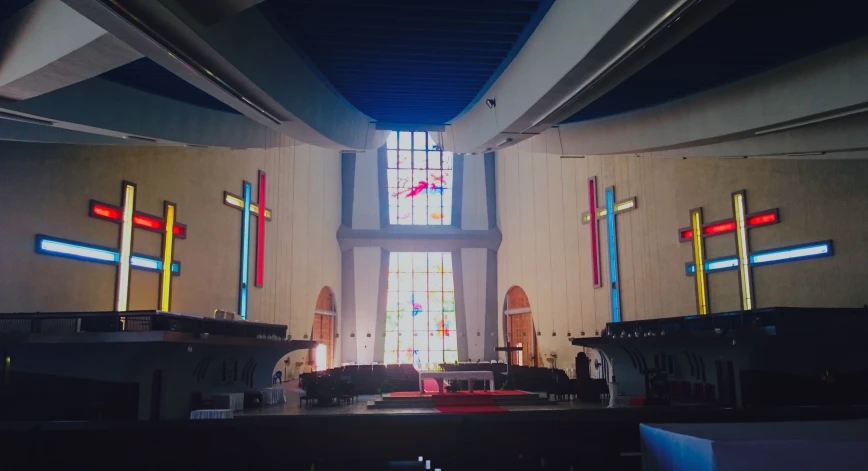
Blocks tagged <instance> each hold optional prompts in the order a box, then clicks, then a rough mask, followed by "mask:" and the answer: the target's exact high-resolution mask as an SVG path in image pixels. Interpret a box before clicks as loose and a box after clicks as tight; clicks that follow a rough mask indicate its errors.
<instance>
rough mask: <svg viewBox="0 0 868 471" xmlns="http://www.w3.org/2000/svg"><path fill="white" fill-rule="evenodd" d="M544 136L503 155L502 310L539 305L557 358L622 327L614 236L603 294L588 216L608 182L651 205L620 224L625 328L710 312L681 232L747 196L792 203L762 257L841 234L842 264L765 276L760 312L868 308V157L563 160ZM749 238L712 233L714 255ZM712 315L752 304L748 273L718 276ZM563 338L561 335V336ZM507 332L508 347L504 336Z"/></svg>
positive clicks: (754, 238)
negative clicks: (590, 192)
mask: <svg viewBox="0 0 868 471" xmlns="http://www.w3.org/2000/svg"><path fill="white" fill-rule="evenodd" d="M551 139H552V136H550V135H541V136H536V137H534V138H533V139H530V140H528V141H524V142H522V143H519V144H518V145H517V146H513V147H510V148H507V149H504V150H502V151H500V152H498V154H497V166H498V177H497V185H498V188H497V192H498V198H499V202H498V208H497V209H498V221H499V227H500V230H501V231H502V233H503V244H502V245H501V248H500V250H499V253H498V263H499V266H498V293H499V296H500V302H502V301H503V299H504V297H505V295H506V291H507V290H508V289H509V288H510V287H511V286H515V285H517V286H521V287H522V288H523V289H524V290H525V292H526V293H527V295H528V298H529V299H530V304H531V308H532V310H533V313H534V321H535V323H536V326H537V328H538V330H540V331H541V332H542V336H541V337H540V338H539V341H540V351H541V353H542V355H543V357H546V356H547V355H548V354H549V352H551V351H555V352H558V355H559V366H561V367H563V368H568V367H570V366H572V357H573V356H574V355H575V354H576V352H577V351H578V349H577V348H574V347H572V346H570V345H569V342H568V341H567V336H566V332H567V330H570V331H571V333H572V334H573V335H574V336H579V335H580V332H581V331H583V330H584V332H585V334H586V335H587V336H592V335H595V332H598V331H599V330H600V329H602V328H604V327H605V324H606V322H607V321H608V320H609V319H610V316H611V314H610V309H609V289H610V286H609V282H608V280H609V266H608V265H609V263H608V256H607V250H608V237H607V230H606V226H605V221H602V222H603V224H601V226H600V260H601V264H602V272H603V280H604V286H603V287H602V288H600V289H594V288H593V287H592V282H591V268H590V264H591V262H590V231H589V228H588V226H586V225H582V224H580V222H579V215H580V214H581V213H582V212H584V211H586V210H587V206H588V198H587V179H588V177H589V176H596V177H597V183H598V194H597V198H598V200H599V201H600V205H603V204H605V188H606V187H607V186H610V185H615V196H616V199H625V198H627V197H630V196H636V197H637V199H638V207H637V209H635V210H633V211H629V212H626V213H622V214H620V215H618V216H617V230H618V234H617V236H618V252H619V264H620V271H619V273H620V280H621V290H622V294H621V302H622V317H623V319H625V320H636V319H652V318H659V317H670V316H681V315H689V314H693V313H695V312H696V307H695V295H694V285H693V278H691V277H688V276H686V275H685V269H684V266H685V263H686V262H688V261H690V260H691V259H692V251H691V246H690V244H689V243H681V242H679V241H678V236H677V230H678V229H679V228H680V227H684V226H687V225H688V224H689V211H690V209H691V208H696V207H702V208H703V213H704V220H705V222H712V221H716V220H720V219H727V218H731V217H732V197H731V194H732V192H734V191H737V190H740V189H746V190H747V205H748V211H749V212H756V211H761V210H765V209H771V208H780V217H781V223H780V224H778V225H774V226H769V227H763V228H757V229H753V230H750V231H749V232H750V243H751V249H752V250H753V251H759V250H766V249H772V248H777V247H783V246H787V245H793V244H801V243H807V242H814V241H820V240H825V239H832V240H833V241H834V245H835V255H834V256H832V257H828V258H823V259H816V260H806V261H799V262H790V263H784V264H778V265H770V266H763V267H757V268H754V269H753V270H752V272H753V277H754V283H755V294H754V295H755V300H756V305H757V307H770V306H842V307H843V306H849V307H854V306H862V305H863V304H865V303H866V298H865V294H864V292H865V281H864V280H865V279H866V278H868V230H866V229H868V228H866V224H865V222H864V218H863V217H862V216H861V215H862V214H865V213H866V212H868V187H866V186H865V185H864V181H865V179H866V177H868V162H866V161H860V160H836V161H831V160H825V161H824V160H771V159H769V160H761V159H709V158H706V159H687V160H681V159H661V158H651V157H648V156H646V155H638V156H637V155H618V156H605V157H599V156H588V157H586V158H574V159H561V158H560V155H558V154H556V153H552V152H546V150H547V149H550V148H552V146H551V145H550V142H547V140H551ZM735 251H736V248H735V238H734V236H733V235H722V236H717V237H712V238H708V239H706V253H707V255H708V257H709V258H714V257H722V256H730V255H734V254H735ZM708 279H709V292H710V296H711V309H712V312H724V311H730V310H738V309H740V306H741V304H740V298H739V291H738V277H737V274H736V272H723V273H713V274H710V276H709V278H708ZM553 330H554V331H555V332H556V334H557V335H556V336H555V337H552V336H551V332H552V331H553ZM498 335H499V336H500V338H501V339H502V337H503V330H502V320H501V329H500V331H499V332H498Z"/></svg>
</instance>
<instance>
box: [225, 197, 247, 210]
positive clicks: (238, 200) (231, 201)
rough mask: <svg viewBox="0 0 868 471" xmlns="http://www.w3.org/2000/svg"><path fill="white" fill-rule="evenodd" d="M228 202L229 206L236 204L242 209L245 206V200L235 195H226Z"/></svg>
mask: <svg viewBox="0 0 868 471" xmlns="http://www.w3.org/2000/svg"><path fill="white" fill-rule="evenodd" d="M226 204H228V205H229V206H235V207H236V208H238V209H241V208H243V207H244V200H242V199H241V198H237V197H235V196H232V195H229V194H227V195H226Z"/></svg>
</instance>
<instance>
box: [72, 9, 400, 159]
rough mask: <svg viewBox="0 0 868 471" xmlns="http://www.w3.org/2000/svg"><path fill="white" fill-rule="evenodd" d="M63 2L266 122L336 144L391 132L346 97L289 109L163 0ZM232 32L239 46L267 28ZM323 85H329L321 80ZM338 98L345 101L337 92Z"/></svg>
mask: <svg viewBox="0 0 868 471" xmlns="http://www.w3.org/2000/svg"><path fill="white" fill-rule="evenodd" d="M63 1H64V2H65V3H67V4H68V5H69V6H70V7H72V8H73V9H75V10H76V11H78V12H79V13H80V14H82V15H84V16H85V17H87V18H88V19H89V20H91V21H92V22H94V23H96V24H97V25H99V26H100V27H101V28H103V29H105V30H106V31H108V32H109V33H111V34H113V35H115V36H116V37H118V38H119V39H121V40H122V41H124V42H125V43H126V44H127V45H129V46H130V47H132V48H133V49H135V50H137V51H138V52H139V53H141V54H143V55H144V56H146V57H148V58H150V59H151V60H153V61H154V62H156V63H158V64H160V65H161V66H163V67H164V68H166V69H167V70H169V71H170V72H172V73H174V74H175V75H177V76H178V77H180V78H182V79H184V80H185V81H187V82H189V83H190V84H192V85H193V86H195V87H197V88H199V89H201V90H202V91H204V92H206V93H208V94H210V95H211V96H213V97H214V98H216V99H218V100H220V101H222V102H223V103H225V104H226V105H228V106H230V107H232V108H234V109H236V110H237V111H239V112H240V113H242V114H243V115H244V116H247V117H248V118H250V119H251V120H253V121H256V122H257V123H259V124H261V125H263V126H266V127H269V128H271V129H273V130H275V131H278V132H280V133H283V134H286V135H288V136H290V137H292V138H295V139H298V140H302V141H304V142H307V143H310V144H313V145H317V146H320V147H325V148H333V149H364V148H369V147H376V145H375V144H376V143H377V142H376V141H378V140H380V139H382V140H384V139H385V135H380V134H383V133H379V134H378V133H376V131H375V130H374V126H373V124H371V123H370V120H369V119H368V118H367V117H366V116H364V115H363V114H361V113H359V112H358V111H357V110H354V109H352V108H351V107H350V106H349V105H348V104H346V103H345V102H343V107H344V108H343V109H342V110H330V111H331V112H329V110H325V111H324V110H323V109H322V107H314V108H315V109H314V110H313V112H312V113H309V114H310V115H305V113H304V112H305V111H308V110H301V111H302V113H299V114H298V115H296V113H295V111H296V110H290V109H287V108H286V107H285V106H284V104H283V103H280V102H279V101H277V100H275V99H274V98H273V97H272V96H271V94H270V93H269V92H267V91H265V90H263V89H262V88H261V87H260V86H259V85H258V84H257V83H256V81H255V80H253V79H251V78H250V77H248V76H246V75H245V74H244V73H243V72H241V71H239V70H238V68H236V67H235V66H234V65H233V64H232V63H231V62H230V60H227V58H225V57H224V56H223V55H222V54H221V53H220V52H219V51H217V50H216V49H215V48H214V47H212V46H211V45H210V44H209V42H208V41H207V40H206V39H204V38H203V37H202V35H201V34H200V33H203V32H204V30H202V29H199V30H198V31H197V30H194V28H193V27H191V26H190V25H188V24H187V23H185V22H184V21H183V20H182V19H181V18H179V17H178V16H177V15H176V14H175V13H174V12H172V11H170V10H169V9H168V8H166V6H165V5H163V4H162V3H161V2H156V1H152V0H123V1H121V0H63ZM167 3H171V2H167ZM178 8H180V7H178ZM247 13H256V12H255V10H249V11H248V12H245V13H242V14H241V15H239V16H246V14H247ZM228 22H232V21H231V20H230V21H228ZM269 30H270V27H269ZM271 31H272V32H273V30H271ZM230 33H231V34H232V37H231V38H229V39H228V41H229V42H230V43H231V44H233V46H234V45H235V41H238V42H239V43H240V44H243V43H245V42H249V41H252V38H248V37H246V36H247V35H248V34H249V35H250V36H261V35H264V34H265V33H266V31H262V30H257V31H250V30H247V31H246V32H241V31H230ZM275 34H276V33H275ZM211 39H215V38H211ZM256 46H257V47H256V49H253V50H249V49H248V50H246V54H250V55H252V56H254V57H255V58H257V59H258V60H261V61H264V62H277V61H278V59H282V58H279V57H277V56H275V57H273V58H271V59H270V60H267V59H265V58H264V57H263V55H264V54H267V53H268V47H267V46H268V45H264V44H261V43H259V42H258V41H257V42H256ZM292 72H293V73H295V74H299V75H304V74H305V73H307V74H311V75H312V74H313V73H312V72H311V71H310V70H309V69H308V68H306V67H304V68H303V69H295V70H292ZM317 84H318V85H319V86H321V87H323V88H325V86H324V85H323V84H322V83H321V82H317ZM326 91H329V90H326ZM319 92H321V91H320V90H312V89H299V90H294V93H295V95H294V97H295V98H296V99H297V100H298V101H305V100H310V101H311V102H315V101H319V100H321V99H323V98H324V97H323V96H321V94H320V93H319ZM329 92H330V91H329ZM336 100H337V101H341V100H340V99H339V98H337V97H336ZM339 111H342V112H343V113H340V112H339ZM353 114H354V118H355V119H344V120H343V122H339V123H338V122H334V119H333V117H334V116H335V115H339V116H340V117H341V118H346V117H347V116H349V115H353Z"/></svg>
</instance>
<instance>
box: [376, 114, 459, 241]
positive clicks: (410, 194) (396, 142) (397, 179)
mask: <svg viewBox="0 0 868 471" xmlns="http://www.w3.org/2000/svg"><path fill="white" fill-rule="evenodd" d="M386 181H387V185H388V191H389V222H390V223H391V224H402V225H416V226H448V225H451V224H452V152H443V149H442V147H441V146H440V145H438V144H437V143H435V142H434V140H433V139H432V136H431V135H430V134H429V133H427V132H409V131H399V132H393V133H392V134H390V135H389V138H388V139H387V140H386Z"/></svg>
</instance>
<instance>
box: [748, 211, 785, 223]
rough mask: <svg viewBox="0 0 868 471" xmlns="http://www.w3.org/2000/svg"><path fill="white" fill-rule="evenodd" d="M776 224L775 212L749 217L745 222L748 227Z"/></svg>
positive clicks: (776, 216)
mask: <svg viewBox="0 0 868 471" xmlns="http://www.w3.org/2000/svg"><path fill="white" fill-rule="evenodd" d="M775 222H778V215H777V213H776V212H774V211H771V212H768V213H763V214H757V215H755V216H751V217H750V218H748V220H747V224H748V225H749V226H759V225H763V224H772V223H775Z"/></svg>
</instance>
